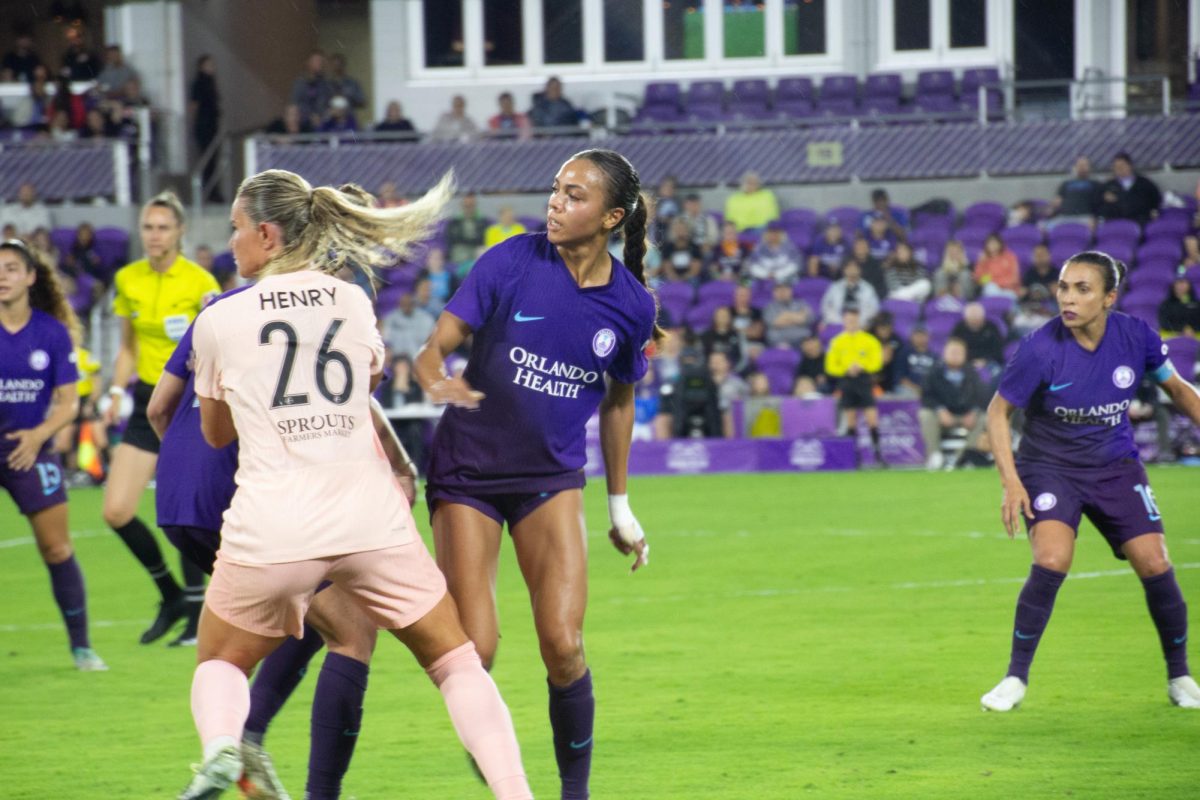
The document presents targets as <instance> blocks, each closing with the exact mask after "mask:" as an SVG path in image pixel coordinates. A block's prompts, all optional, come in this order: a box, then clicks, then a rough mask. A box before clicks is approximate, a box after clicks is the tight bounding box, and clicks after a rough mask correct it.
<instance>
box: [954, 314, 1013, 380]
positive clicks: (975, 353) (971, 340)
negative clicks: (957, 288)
mask: <svg viewBox="0 0 1200 800" xmlns="http://www.w3.org/2000/svg"><path fill="white" fill-rule="evenodd" d="M950 335H951V336H953V337H955V338H957V339H961V340H962V341H963V343H964V344H966V346H967V358H969V359H970V360H971V363H972V364H973V365H974V366H975V367H976V368H977V369H984V368H986V369H989V370H992V371H993V372H996V374H999V373H998V370H999V369H1000V367H1002V366H1003V365H1004V335H1003V334H1002V333H1000V328H999V327H998V326H997V325H996V323H994V322H992V321H991V320H990V319H988V318H987V311H986V310H985V309H984V307H983V305H982V304H980V303H967V306H966V308H964V309H963V318H962V319H961V320H959V321H958V323H957V324H956V325H955V326H954V328H953V330H951V331H950Z"/></svg>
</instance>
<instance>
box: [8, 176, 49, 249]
mask: <svg viewBox="0 0 1200 800" xmlns="http://www.w3.org/2000/svg"><path fill="white" fill-rule="evenodd" d="M0 220H4V222H6V223H8V224H11V225H12V226H13V227H14V228H15V229H16V231H17V237H18V238H21V239H27V238H29V237H30V236H31V235H32V234H33V232H34V231H35V230H37V229H38V228H47V229H49V228H53V227H54V218H53V217H52V216H51V214H50V209H49V208H47V207H46V204H45V203H43V202H42V201H41V200H39V199H38V193H37V187H36V186H34V185H33V184H32V183H22V184H21V186H20V188H18V189H17V203H16V205H11V204H10V205H6V206H4V208H3V209H2V210H0Z"/></svg>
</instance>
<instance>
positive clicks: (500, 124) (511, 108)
mask: <svg viewBox="0 0 1200 800" xmlns="http://www.w3.org/2000/svg"><path fill="white" fill-rule="evenodd" d="M496 102H497V103H498V104H499V105H500V112H499V113H498V114H496V115H495V116H493V117H492V118H491V119H489V120H488V129H489V130H491V132H492V133H493V134H494V135H496V136H505V137H513V138H517V139H522V140H524V139H528V138H529V136H530V134H531V132H532V131H531V127H530V125H529V117H527V116H525V115H524V114H522V113H521V112H520V111H517V109H516V106H515V105H514V104H513V96H512V92H501V93H500V96H499V97H498V98H496Z"/></svg>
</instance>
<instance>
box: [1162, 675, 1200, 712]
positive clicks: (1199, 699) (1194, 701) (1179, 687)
mask: <svg viewBox="0 0 1200 800" xmlns="http://www.w3.org/2000/svg"><path fill="white" fill-rule="evenodd" d="M1167 697H1169V698H1171V703H1172V704H1173V705H1177V706H1179V707H1180V708H1200V686H1197V685H1196V681H1195V680H1194V679H1193V678H1192V676H1191V675H1181V676H1179V677H1178V678H1172V679H1171V680H1170V682H1169V683H1167Z"/></svg>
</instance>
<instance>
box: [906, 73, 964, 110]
mask: <svg viewBox="0 0 1200 800" xmlns="http://www.w3.org/2000/svg"><path fill="white" fill-rule="evenodd" d="M913 105H915V106H916V107H917V108H919V109H920V110H921V111H924V112H926V113H931V114H941V113H945V112H949V111H956V110H958V103H957V102H956V101H955V99H954V73H953V72H951V71H950V70H948V69H933V70H926V71H923V72H919V73H917V89H916V95H915V96H914V98H913Z"/></svg>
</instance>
